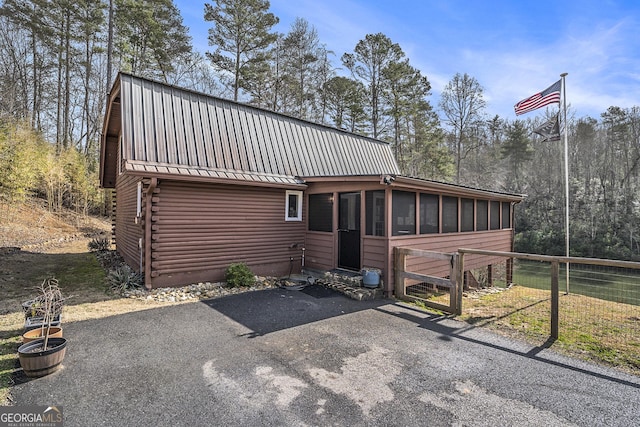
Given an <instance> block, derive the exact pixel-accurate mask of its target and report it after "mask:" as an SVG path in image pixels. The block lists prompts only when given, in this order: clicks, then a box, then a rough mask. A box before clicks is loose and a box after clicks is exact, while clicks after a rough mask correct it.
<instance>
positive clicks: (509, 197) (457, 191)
mask: <svg viewBox="0 0 640 427" xmlns="http://www.w3.org/2000/svg"><path fill="white" fill-rule="evenodd" d="M381 180H382V181H383V182H385V184H387V185H389V186H391V187H401V188H407V189H412V190H421V191H435V192H438V193H439V194H445V195H451V196H459V197H469V198H474V197H481V198H490V199H493V200H502V201H509V202H514V203H519V202H521V201H522V200H523V199H524V196H523V195H521V194H513V193H503V192H499V191H492V190H483V189H480V188H473V187H466V186H464V185H457V184H449V183H446V182H439V181H431V180H428V179H421V178H410V177H406V176H401V175H398V176H393V175H387V176H382V177H381Z"/></svg>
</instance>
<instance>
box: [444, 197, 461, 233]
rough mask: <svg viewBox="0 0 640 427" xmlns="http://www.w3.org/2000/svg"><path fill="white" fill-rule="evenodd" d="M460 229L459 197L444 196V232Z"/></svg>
mask: <svg viewBox="0 0 640 427" xmlns="http://www.w3.org/2000/svg"><path fill="white" fill-rule="evenodd" d="M457 231H458V198H457V197H450V196H442V232H443V233H456V232H457Z"/></svg>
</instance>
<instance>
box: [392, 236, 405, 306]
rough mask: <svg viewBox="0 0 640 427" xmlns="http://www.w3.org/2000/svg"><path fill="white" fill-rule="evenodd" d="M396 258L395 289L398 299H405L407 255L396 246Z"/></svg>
mask: <svg viewBox="0 0 640 427" xmlns="http://www.w3.org/2000/svg"><path fill="white" fill-rule="evenodd" d="M393 251H394V255H395V256H394V258H395V278H394V282H395V283H394V291H395V294H396V295H395V296H396V298H397V299H404V275H403V273H404V272H405V270H406V269H407V257H406V255H405V254H404V253H403V252H402V250H401V249H400V248H399V247H397V246H396V247H394V248H393Z"/></svg>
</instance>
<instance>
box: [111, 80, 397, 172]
mask: <svg viewBox="0 0 640 427" xmlns="http://www.w3.org/2000/svg"><path fill="white" fill-rule="evenodd" d="M119 79H120V99H121V113H122V119H121V120H122V123H121V126H122V137H123V144H124V145H123V146H124V160H125V161H126V162H127V163H129V166H128V167H127V166H126V169H128V170H131V171H146V172H158V173H161V171H162V172H163V173H178V174H183V173H184V171H189V172H187V174H188V175H193V174H196V175H201V176H212V177H213V176H216V177H221V176H236V177H237V178H236V179H240V180H247V181H256V180H265V181H267V182H274V183H275V182H287V183H293V182H297V183H300V181H299V180H298V179H294V178H298V177H299V178H304V177H305V176H315V177H319V176H327V177H331V176H361V175H381V174H394V175H395V174H399V169H398V165H397V163H396V161H395V158H394V157H393V154H392V152H391V148H390V146H389V144H387V143H385V142H382V141H378V140H375V139H372V138H368V137H364V136H361V135H356V134H352V133H349V132H345V131H342V130H339V129H335V128H331V127H328V126H323V125H319V124H315V123H311V122H307V121H304V120H300V119H296V118H293V117H289V116H286V115H282V114H278V113H274V112H271V111H267V110H264V109H260V108H256V107H251V106H248V105H244V104H240V103H237V102H233V101H229V100H223V99H220V98H215V97H212V96H208V95H204V94H201V93H196V92H193V91H189V90H185V89H181V88H178V87H175V86H170V85H166V84H163V83H159V82H155V81H151V80H147V79H143V78H139V77H135V76H132V75H129V74H125V73H120V74H119ZM170 171H171V172H170ZM175 171H178V172H175ZM225 172H228V173H227V174H225ZM278 177H279V178H278Z"/></svg>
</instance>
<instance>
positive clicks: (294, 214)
mask: <svg viewBox="0 0 640 427" xmlns="http://www.w3.org/2000/svg"><path fill="white" fill-rule="evenodd" d="M284 219H285V221H302V191H292V190H287V194H286V204H285V215H284Z"/></svg>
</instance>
